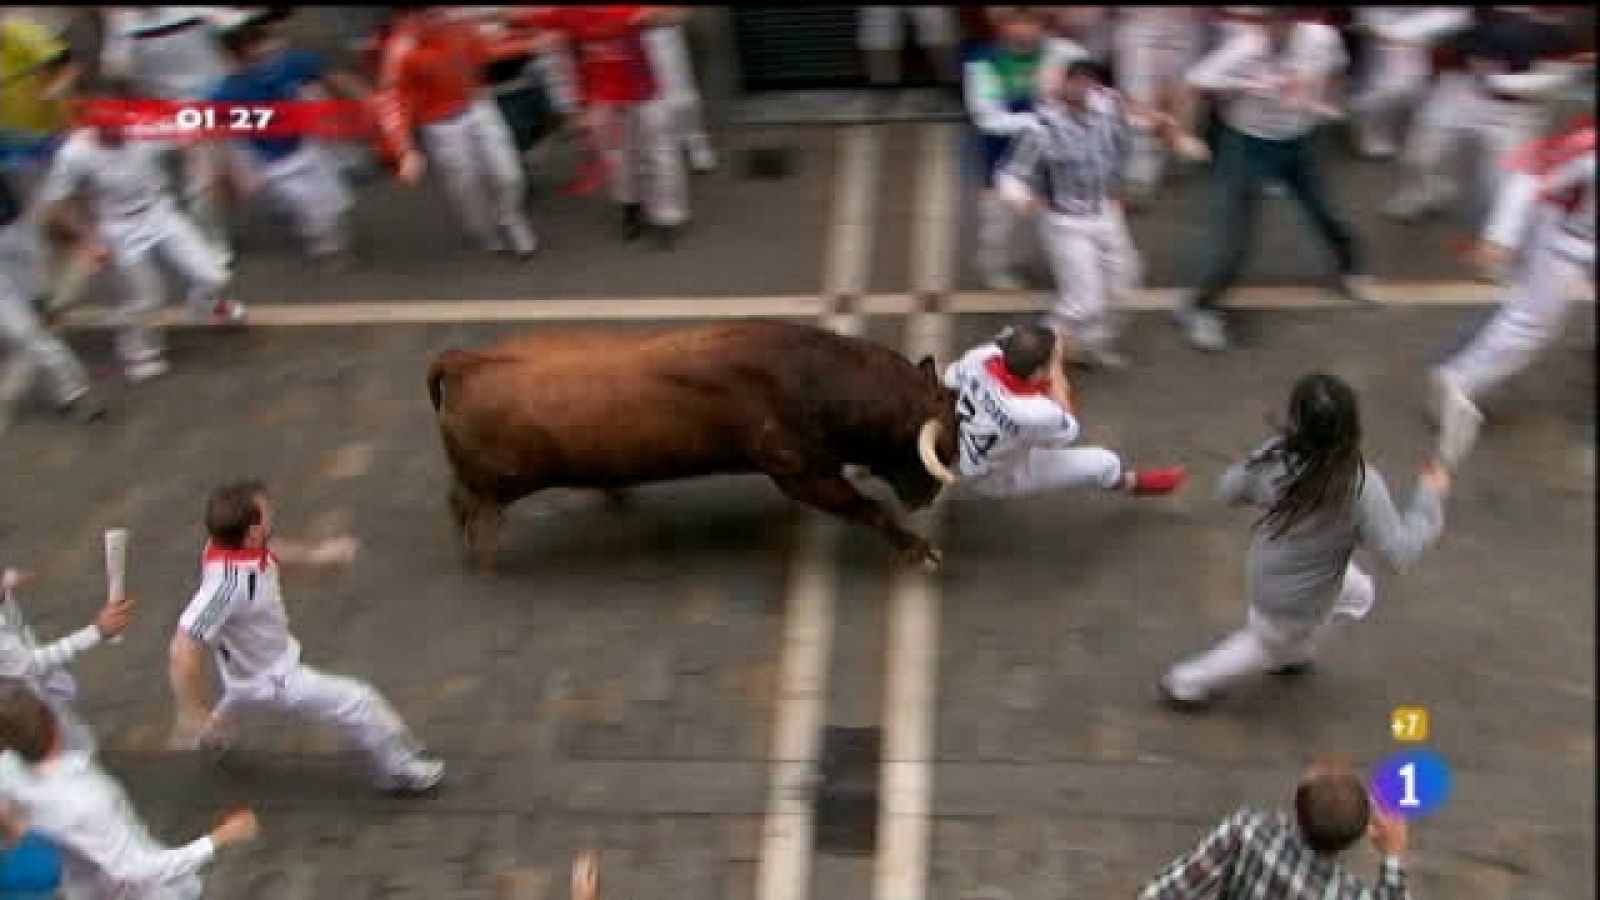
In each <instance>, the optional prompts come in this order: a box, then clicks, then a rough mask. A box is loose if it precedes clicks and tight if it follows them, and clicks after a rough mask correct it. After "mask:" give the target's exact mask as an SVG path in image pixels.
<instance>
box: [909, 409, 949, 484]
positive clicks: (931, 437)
mask: <svg viewBox="0 0 1600 900" xmlns="http://www.w3.org/2000/svg"><path fill="white" fill-rule="evenodd" d="M943 430H944V427H943V426H941V425H940V424H939V420H938V419H929V420H928V421H926V422H923V423H922V431H920V432H918V433H917V454H918V455H920V456H921V457H922V466H923V468H925V469H927V470H928V474H929V475H932V476H933V477H935V478H937V479H939V480H940V481H942V482H944V483H945V484H955V483H956V480H957V479H956V473H954V472H952V471H950V470H949V469H947V468H945V465H944V463H943V462H940V460H939V433H940V432H941V431H943Z"/></svg>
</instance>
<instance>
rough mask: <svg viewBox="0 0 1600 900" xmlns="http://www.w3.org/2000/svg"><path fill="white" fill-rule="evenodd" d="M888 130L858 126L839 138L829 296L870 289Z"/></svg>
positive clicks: (826, 282) (826, 292)
mask: <svg viewBox="0 0 1600 900" xmlns="http://www.w3.org/2000/svg"><path fill="white" fill-rule="evenodd" d="M882 135H883V131H882V129H878V128H871V127H867V126H864V125H863V126H856V127H853V128H850V129H848V130H846V131H845V132H844V134H843V136H842V137H841V138H840V139H839V171H838V174H837V177H836V179H835V180H834V185H835V188H836V193H835V194H834V200H833V222H832V229H831V231H830V232H829V233H830V234H831V235H832V238H833V240H832V241H831V243H830V244H829V246H828V259H827V267H826V270H825V272H824V274H823V278H824V279H825V280H824V283H823V285H822V291H823V295H824V296H826V297H829V298H837V297H858V296H860V295H862V294H864V293H866V291H867V277H868V272H869V271H870V269H869V265H870V263H871V261H872V251H873V244H874V240H873V239H874V237H875V236H876V232H877V229H876V228H875V227H874V225H875V224H876V223H875V222H874V221H873V220H874V219H875V218H876V213H877V206H878V177H879V174H880V173H881V171H882V168H883V167H882V160H883V137H882Z"/></svg>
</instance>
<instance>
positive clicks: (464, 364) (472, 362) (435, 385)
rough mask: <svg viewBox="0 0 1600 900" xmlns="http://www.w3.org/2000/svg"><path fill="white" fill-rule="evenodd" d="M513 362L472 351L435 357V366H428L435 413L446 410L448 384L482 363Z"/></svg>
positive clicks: (506, 358)
mask: <svg viewBox="0 0 1600 900" xmlns="http://www.w3.org/2000/svg"><path fill="white" fill-rule="evenodd" d="M511 361H512V359H511V357H505V356H494V355H492V354H488V353H476V352H474V351H471V350H446V351H444V352H443V353H441V354H439V355H438V356H436V357H434V359H433V364H432V365H430V366H428V400H429V401H430V402H432V403H433V410H434V412H440V411H442V410H443V409H444V401H445V384H446V382H448V381H450V380H452V379H454V378H455V377H456V376H458V375H460V374H461V373H462V372H464V371H466V370H467V369H470V368H473V367H475V366H478V365H480V364H482V363H491V362H511Z"/></svg>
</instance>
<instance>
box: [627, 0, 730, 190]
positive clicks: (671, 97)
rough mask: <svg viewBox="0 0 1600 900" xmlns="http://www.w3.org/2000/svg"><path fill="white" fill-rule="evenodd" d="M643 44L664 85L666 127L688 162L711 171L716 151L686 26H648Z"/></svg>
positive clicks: (696, 169)
mask: <svg viewBox="0 0 1600 900" xmlns="http://www.w3.org/2000/svg"><path fill="white" fill-rule="evenodd" d="M644 43H645V49H646V50H647V51H649V54H650V67H651V69H652V71H654V73H655V77H656V84H658V85H660V88H661V102H662V103H664V104H666V107H667V119H668V126H667V127H668V128H669V129H671V131H672V134H673V137H674V139H675V140H677V141H678V142H679V144H680V145H681V146H682V147H683V150H684V151H685V152H687V153H688V154H689V165H691V166H693V167H694V169H695V171H697V172H709V171H711V170H712V169H715V168H716V167H717V154H716V151H715V150H713V149H712V148H711V138H710V137H709V136H708V135H707V134H706V123H705V115H704V113H703V112H702V111H701V108H700V87H699V85H698V84H696V82H695V80H694V66H693V65H692V64H691V63H690V62H689V44H688V42H687V41H686V40H685V35H684V26H683V25H680V24H676V23H665V24H660V25H657V26H655V27H654V28H647V29H645V32H644Z"/></svg>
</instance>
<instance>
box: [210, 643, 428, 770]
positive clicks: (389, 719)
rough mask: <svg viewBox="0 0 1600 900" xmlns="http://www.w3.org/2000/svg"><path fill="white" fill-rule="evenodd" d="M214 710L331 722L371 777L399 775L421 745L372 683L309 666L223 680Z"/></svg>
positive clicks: (245, 714)
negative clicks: (360, 757) (360, 756)
mask: <svg viewBox="0 0 1600 900" xmlns="http://www.w3.org/2000/svg"><path fill="white" fill-rule="evenodd" d="M216 711H217V713H219V714H222V715H226V716H230V717H240V718H242V717H244V716H248V715H250V714H253V713H260V712H267V711H271V712H279V713H287V714H289V715H291V716H296V717H299V718H301V719H305V720H307V721H311V722H317V723H320V724H324V725H331V726H333V727H334V728H335V729H337V730H338V732H339V736H340V738H342V739H343V740H344V741H345V743H346V744H348V745H349V746H351V747H353V748H355V749H356V750H359V751H360V752H361V753H362V754H363V755H365V757H366V759H367V763H368V766H369V768H370V770H371V772H372V774H373V776H374V777H375V778H377V779H380V780H381V779H385V778H392V777H398V776H400V775H402V774H403V773H404V769H405V766H406V765H407V764H408V763H410V762H411V761H412V760H415V759H416V758H417V756H418V754H419V753H420V749H421V748H420V747H419V745H418V744H417V741H416V739H415V738H413V737H412V736H411V732H410V730H408V729H407V728H406V725H405V723H404V722H403V721H401V720H400V716H399V714H398V713H396V712H395V711H394V708H393V707H391V706H390V705H389V702H388V701H387V700H385V699H384V698H383V695H382V694H379V693H378V692H377V690H376V689H374V688H373V687H372V686H371V685H369V684H367V683H366V682H363V681H357V680H356V679H354V678H346V677H344V676H341V675H330V674H328V673H326V672H322V671H319V670H317V669H313V668H311V667H310V666H307V665H296V666H295V667H294V668H291V669H289V670H288V671H286V672H284V673H282V674H281V675H277V676H273V677H262V678H259V679H254V680H251V681H249V682H230V683H228V684H226V686H225V687H224V690H223V695H222V700H221V702H219V703H218V704H217V710H216Z"/></svg>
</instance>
